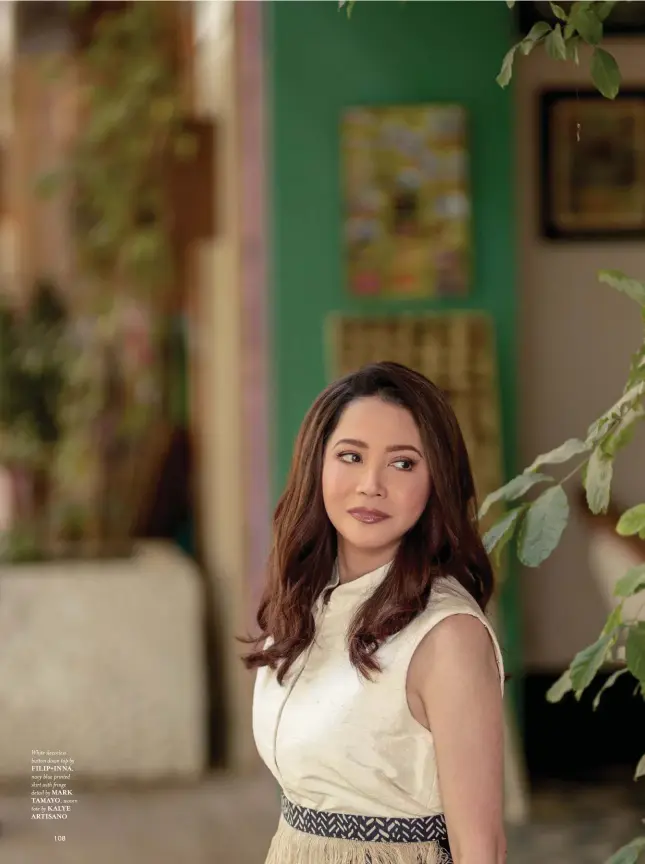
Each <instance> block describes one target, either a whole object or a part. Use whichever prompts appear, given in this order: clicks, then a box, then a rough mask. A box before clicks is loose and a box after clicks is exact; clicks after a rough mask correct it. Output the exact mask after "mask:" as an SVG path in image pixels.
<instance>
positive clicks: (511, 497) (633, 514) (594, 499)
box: [480, 0, 645, 864]
mask: <svg viewBox="0 0 645 864" xmlns="http://www.w3.org/2000/svg"><path fill="white" fill-rule="evenodd" d="M507 5H509V6H512V5H513V0H507ZM615 5H616V3H615V2H587V3H573V5H572V6H571V10H570V12H569V13H568V14H567V13H565V12H564V10H563V9H562V8H561V7H560V6H558V5H557V4H555V3H551V4H550V6H551V9H552V11H553V13H554V15H555V17H556V18H557V19H558V23H556V24H555V25H554V26H553V27H552V26H551V25H549V24H548V23H547V22H538V23H536V24H535V25H534V26H533V28H532V29H531V31H530V33H529V34H528V35H527V36H526V37H525V38H524V39H522V40H521V41H520V42H519V43H518V44H517V45H514V46H513V47H512V48H511V50H510V51H509V52H508V53H507V54H506V56H505V58H504V61H503V63H502V69H501V72H500V74H499V76H498V78H497V81H498V83H499V84H500V85H501V86H502V87H505V86H506V85H507V84H508V83H509V81H510V79H511V75H512V71H513V60H514V58H515V56H516V54H517V53H518V52H519V53H520V54H521V55H527V54H529V53H530V52H531V51H532V50H533V49H534V48H535V47H536V46H537V45H539V44H543V45H544V47H545V49H546V50H547V52H548V53H549V55H550V56H551V57H553V58H554V59H558V60H573V61H574V62H576V63H578V62H579V56H578V46H579V45H580V44H581V43H586V44H588V45H591V46H592V47H593V53H592V59H591V77H592V80H593V82H594V84H595V86H596V88H597V89H598V90H599V91H600V93H602V95H603V96H606V97H607V98H610V99H614V98H615V97H616V96H617V95H618V92H619V89H620V80H621V79H620V71H619V69H618V66H617V64H616V61H615V60H614V58H613V57H612V56H611V55H610V54H609V53H608V52H606V51H604V49H602V48H600V47H599V43H600V42H601V40H602V37H603V22H604V21H605V20H607V17H608V16H609V15H610V14H611V11H612V9H613V8H614V6H615ZM599 279H600V281H601V282H603V283H605V284H607V285H609V286H611V287H612V288H615V289H616V290H618V291H621V292H623V293H624V294H626V295H627V296H628V297H629V298H631V299H632V300H633V301H634V302H635V303H636V304H637V305H638V306H639V307H640V315H641V319H642V320H643V323H644V324H645V282H642V281H639V280H637V279H632V278H629V277H628V276H626V275H624V274H623V273H620V272H618V271H615V270H604V271H601V272H600V273H599ZM644 394H645V339H644V340H643V342H642V343H641V345H640V346H639V347H638V349H637V350H636V351H635V353H634V355H633V357H632V362H631V367H630V370H629V374H628V376H627V381H626V383H625V386H624V389H623V393H622V395H621V396H620V398H619V399H618V400H617V401H616V402H615V403H614V404H613V405H612V406H611V407H610V408H609V409H608V410H607V411H605V413H604V414H602V415H601V416H600V417H599V418H598V419H597V420H595V421H594V422H593V423H592V424H591V425H590V426H589V428H588V429H587V431H586V434H585V435H584V436H582V437H580V438H572V439H570V440H568V441H565V442H564V443H563V444H561V445H560V446H559V447H557V448H556V449H555V450H552V451H551V452H549V453H545V454H543V455H540V456H538V457H537V458H536V459H535V460H534V462H533V463H532V464H531V465H530V466H529V467H528V468H526V469H525V470H524V471H523V473H522V474H520V475H519V476H518V477H515V478H514V479H513V480H511V481H510V482H509V483H507V484H506V485H505V486H503V487H502V488H501V489H498V490H497V491H496V492H494V493H492V494H491V495H489V496H488V498H487V499H486V500H485V501H484V503H483V505H482V507H481V509H480V516H483V515H484V514H485V513H487V512H488V510H489V509H490V508H491V507H492V506H493V505H494V504H496V503H498V502H505V503H506V504H508V503H513V505H514V506H513V507H512V509H510V510H508V511H507V512H506V513H505V514H504V515H503V516H502V517H501V519H499V520H498V521H497V522H496V523H495V524H494V525H493V526H492V527H491V528H490V529H489V530H488V531H487V532H486V534H485V535H484V542H485V544H486V548H487V549H488V551H489V552H491V553H493V552H494V554H495V555H496V556H499V555H500V554H501V553H502V551H503V549H504V547H505V546H507V545H508V544H509V543H510V542H511V541H513V540H514V541H515V547H516V552H517V556H518V558H519V559H520V561H521V562H522V563H523V564H524V565H526V566H528V567H538V566H539V565H540V564H541V563H542V562H543V561H544V560H545V559H546V558H548V556H549V555H550V554H551V553H552V552H553V551H554V549H555V548H556V547H557V545H558V543H559V541H560V537H561V536H562V533H563V531H564V529H565V527H566V525H567V521H568V517H569V505H568V499H567V494H566V491H565V488H564V487H565V484H566V483H567V482H568V481H569V480H571V479H572V478H573V477H575V476H576V475H578V474H581V475H582V479H583V484H584V488H585V492H586V499H587V505H588V507H589V509H590V510H591V512H592V513H603V512H606V511H607V509H608V507H609V502H610V497H611V482H612V474H613V461H614V458H615V456H616V454H617V453H618V452H619V451H620V450H621V449H622V448H623V447H625V446H626V445H628V444H629V442H630V440H631V437H632V435H633V433H634V430H635V428H636V426H637V424H638V423H639V422H640V421H641V420H642V419H643V417H644V416H645V407H644V405H643V396H644ZM566 463H573V467H572V469H571V470H570V471H569V472H568V473H567V474H566V475H565V476H564V477H563V478H562V479H561V480H556V479H555V478H554V477H553V476H551V475H552V474H553V473H554V472H553V470H552V469H553V466H561V465H564V464H566ZM545 466H548V468H549V470H550V471H551V474H548V475H547V474H543V473H542V472H541V471H540V470H539V469H542V468H544V467H545ZM538 484H539V485H542V486H543V485H547V488H546V489H545V490H544V491H542V492H541V493H540V494H539V495H538V496H537V497H536V498H535V499H533V500H532V501H528V500H525V496H526V495H527V493H528V492H529V491H531V490H533V489H534V488H535V487H536V486H538ZM517 502H521V503H519V504H518V503H517ZM616 530H617V533H618V534H620V535H622V536H633V535H638V536H639V537H640V538H641V539H645V504H639V505H637V506H635V507H631V508H630V509H629V510H627V511H626V512H625V513H623V514H622V516H621V518H620V520H619V522H618V525H617V527H616ZM643 592H645V565H639V566H637V567H633V568H631V569H630V570H629V571H628V572H627V573H625V575H624V576H623V577H622V578H621V579H620V580H619V581H618V582H617V583H616V586H615V590H614V593H615V597H616V605H615V607H614V609H613V610H612V611H611V613H610V615H609V617H608V618H607V621H606V623H605V626H604V627H603V629H602V632H601V634H600V635H599V637H598V639H597V640H596V641H595V642H594V643H593V644H592V645H589V646H587V647H586V648H584V649H582V650H581V651H579V652H578V653H577V654H576V656H575V657H574V658H573V660H572V661H571V664H570V666H569V668H568V669H567V670H566V671H565V672H564V674H563V675H562V676H561V677H560V678H559V679H558V681H556V683H555V684H554V685H553V686H552V687H551V689H550V690H549V692H548V694H547V698H548V699H549V701H551V702H558V701H560V700H561V699H562V698H564V697H565V696H566V695H567V694H569V693H573V694H574V696H575V698H576V699H580V697H581V696H582V694H583V693H584V691H585V690H586V689H587V688H588V687H589V686H590V685H591V684H592V682H593V681H594V679H595V677H596V675H597V673H598V672H599V671H600V669H601V668H602V667H603V666H604V665H605V664H607V663H609V662H610V663H613V664H615V665H616V666H617V668H616V670H615V671H614V672H613V674H612V675H611V676H610V677H609V678H608V679H607V680H606V682H605V683H604V685H603V686H602V688H601V689H600V691H599V692H598V693H597V694H596V696H595V699H594V703H593V704H594V708H596V707H597V706H598V704H599V701H600V698H601V696H602V694H603V693H604V692H605V691H606V690H607V689H609V688H610V687H611V686H612V685H613V684H614V683H615V682H616V681H617V680H618V678H620V677H622V676H623V675H630V676H631V677H632V678H633V679H634V681H635V694H636V696H637V697H640V698H645V621H641V620H638V619H634V618H627V617H626V616H625V612H624V607H625V601H626V600H628V599H629V598H632V597H635V596H636V595H638V594H641V593H643ZM643 599H644V603H645V593H643ZM643 776H645V755H644V756H643V757H642V758H641V759H640V761H639V763H638V765H637V766H636V770H635V777H634V779H636V780H637V779H638V778H640V777H643ZM644 852H645V836H642V837H638V838H636V839H635V840H633V841H632V842H631V843H628V844H627V845H626V846H624V847H623V848H622V849H620V850H618V852H616V853H615V854H614V855H613V856H612V857H611V859H610V860H609V862H608V864H635V862H636V861H637V860H638V859H639V858H640V856H641V855H642V853H644Z"/></svg>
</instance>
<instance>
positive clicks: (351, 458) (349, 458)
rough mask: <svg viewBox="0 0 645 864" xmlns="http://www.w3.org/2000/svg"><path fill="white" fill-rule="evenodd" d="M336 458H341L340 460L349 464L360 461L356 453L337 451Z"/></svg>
mask: <svg viewBox="0 0 645 864" xmlns="http://www.w3.org/2000/svg"><path fill="white" fill-rule="evenodd" d="M338 458H339V459H340V460H341V462H348V463H350V464H354V463H356V462H360V461H361V457H360V456H359V455H358V453H339V454H338Z"/></svg>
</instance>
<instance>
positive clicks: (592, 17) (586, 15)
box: [569, 3, 603, 45]
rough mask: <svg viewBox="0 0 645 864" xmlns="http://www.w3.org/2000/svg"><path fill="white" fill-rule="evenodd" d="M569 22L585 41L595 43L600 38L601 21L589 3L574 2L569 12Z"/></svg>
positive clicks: (590, 43) (601, 30)
mask: <svg viewBox="0 0 645 864" xmlns="http://www.w3.org/2000/svg"><path fill="white" fill-rule="evenodd" d="M569 23H570V24H572V25H573V27H575V29H576V30H577V31H578V33H579V34H580V35H581V36H582V38H583V39H584V41H585V42H587V43H588V44H589V45H597V44H598V43H599V42H600V41H601V39H602V32H603V26H602V21H601V20H600V18H599V17H598V16H597V15H596V12H595V10H594V9H593V8H591V4H584V3H579V4H578V3H576V4H574V5H573V6H572V8H571V12H570V13H569Z"/></svg>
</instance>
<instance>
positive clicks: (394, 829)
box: [282, 795, 450, 853]
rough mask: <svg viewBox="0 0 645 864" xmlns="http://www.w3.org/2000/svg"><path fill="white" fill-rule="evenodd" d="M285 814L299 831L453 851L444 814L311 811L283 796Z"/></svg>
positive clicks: (340, 838) (367, 841)
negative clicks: (403, 815) (408, 815)
mask: <svg viewBox="0 0 645 864" xmlns="http://www.w3.org/2000/svg"><path fill="white" fill-rule="evenodd" d="M282 815H283V816H284V819H285V821H286V822H287V824H288V825H290V826H291V827H292V828H295V829H296V831H302V832H303V833H305V834H315V835H317V836H318V837H334V838H336V839H339V840H356V841H358V842H363V843H436V844H437V845H438V846H439V847H440V848H441V849H443V850H444V851H445V852H448V853H449V852H450V846H449V845H448V831H447V828H446V820H445V818H444V816H443V814H441V815H438V816H420V817H414V818H395V817H384V816H354V815H351V814H347V813H329V812H323V811H321V810H311V809H309V807H301V806H300V805H299V804H294V803H293V802H292V801H289V799H288V798H285V796H284V795H283V796H282Z"/></svg>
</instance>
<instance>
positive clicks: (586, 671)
mask: <svg viewBox="0 0 645 864" xmlns="http://www.w3.org/2000/svg"><path fill="white" fill-rule="evenodd" d="M613 640H614V637H613V635H612V634H610V633H605V634H604V635H603V636H601V637H600V638H599V639H597V640H596V641H595V642H594V643H593V645H588V646H587V647H586V648H583V650H582V651H579V652H578V653H577V654H576V656H575V657H574V658H573V660H572V661H571V667H570V672H571V684H572V687H573V689H574V690H575V692H576V696H577V697H578V698H579V697H580V695H581V694H582V693H583V692H584V690H586V689H587V687H588V686H589V685H590V684H591V682H592V681H593V679H594V678H595V677H596V674H597V673H598V671H599V670H600V668H601V666H602V665H603V663H604V662H605V659H606V657H607V654H608V652H609V649H610V648H611V645H612V642H613Z"/></svg>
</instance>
